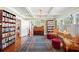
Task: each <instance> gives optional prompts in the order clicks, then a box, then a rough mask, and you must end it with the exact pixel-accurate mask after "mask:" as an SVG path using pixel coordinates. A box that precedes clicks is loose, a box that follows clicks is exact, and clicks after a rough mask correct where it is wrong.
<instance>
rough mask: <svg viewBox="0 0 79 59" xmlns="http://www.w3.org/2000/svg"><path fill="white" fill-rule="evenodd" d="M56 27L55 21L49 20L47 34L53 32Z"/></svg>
mask: <svg viewBox="0 0 79 59" xmlns="http://www.w3.org/2000/svg"><path fill="white" fill-rule="evenodd" d="M54 28H55V21H54V20H47V34H52V32H53V29H54Z"/></svg>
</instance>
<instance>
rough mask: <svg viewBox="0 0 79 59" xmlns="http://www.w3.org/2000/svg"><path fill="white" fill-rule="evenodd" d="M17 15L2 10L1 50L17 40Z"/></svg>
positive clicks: (0, 27)
mask: <svg viewBox="0 0 79 59" xmlns="http://www.w3.org/2000/svg"><path fill="white" fill-rule="evenodd" d="M15 29H16V15H14V14H12V13H10V12H7V11H5V10H0V51H2V50H3V49H5V48H7V47H8V46H10V45H11V44H13V43H14V42H15Z"/></svg>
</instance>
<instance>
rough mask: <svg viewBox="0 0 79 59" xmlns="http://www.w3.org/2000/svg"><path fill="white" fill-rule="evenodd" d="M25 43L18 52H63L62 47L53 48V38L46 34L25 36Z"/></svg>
mask: <svg viewBox="0 0 79 59" xmlns="http://www.w3.org/2000/svg"><path fill="white" fill-rule="evenodd" d="M23 40H24V42H23V43H24V44H22V47H21V49H19V51H18V52H62V51H63V50H62V49H59V50H55V49H54V48H52V45H51V43H52V42H51V40H48V39H46V38H45V37H44V36H33V37H28V38H27V37H25V38H23Z"/></svg>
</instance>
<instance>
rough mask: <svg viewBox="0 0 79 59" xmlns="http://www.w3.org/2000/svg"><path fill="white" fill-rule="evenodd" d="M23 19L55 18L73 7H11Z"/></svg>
mask: <svg viewBox="0 0 79 59" xmlns="http://www.w3.org/2000/svg"><path fill="white" fill-rule="evenodd" d="M12 8H13V9H15V11H16V12H18V13H19V15H22V16H24V17H23V18H25V19H33V18H36V19H49V18H57V17H59V16H61V15H62V14H63V13H64V12H66V11H68V10H70V9H73V8H74V7H12Z"/></svg>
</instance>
